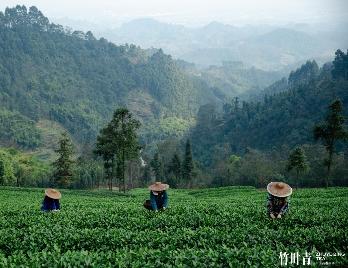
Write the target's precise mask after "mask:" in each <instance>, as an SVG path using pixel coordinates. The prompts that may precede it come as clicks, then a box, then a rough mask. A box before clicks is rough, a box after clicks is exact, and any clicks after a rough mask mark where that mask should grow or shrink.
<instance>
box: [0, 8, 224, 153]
mask: <svg viewBox="0 0 348 268" xmlns="http://www.w3.org/2000/svg"><path fill="white" fill-rule="evenodd" d="M0 14H1V15H0V17H1V19H0V106H1V107H3V108H5V109H7V110H9V111H11V112H13V113H19V114H20V115H21V116H22V117H21V121H23V123H20V124H19V125H18V126H17V125H16V123H15V120H11V118H12V117H13V116H14V115H11V116H10V115H6V114H5V115H4V114H3V112H0V120H2V119H1V118H2V117H5V120H6V124H5V125H3V126H6V128H5V129H2V127H3V126H0V134H1V139H5V141H6V142H7V143H9V142H13V143H16V144H19V145H22V146H24V147H32V148H33V147H37V146H38V145H39V141H40V137H39V135H38V134H37V131H36V130H35V128H33V126H32V125H33V123H32V121H35V122H37V121H38V120H51V121H55V122H57V123H59V124H61V125H62V126H63V127H64V128H65V129H66V130H67V131H68V132H69V133H70V134H71V135H72V137H73V138H74V141H76V142H77V143H79V144H81V143H86V142H88V143H92V144H93V143H94V140H95V138H96V137H97V134H98V132H99V130H100V129H101V128H102V127H103V126H104V125H105V124H106V123H107V122H108V121H109V120H111V117H112V112H113V111H114V109H115V107H121V106H122V107H124V106H127V108H129V109H130V110H131V111H132V112H133V113H134V116H135V117H136V118H137V119H139V120H140V121H141V122H142V123H144V122H145V123H149V124H150V123H151V124H153V125H156V126H159V128H152V127H148V128H145V127H144V128H143V129H142V130H141V131H140V133H141V136H142V139H143V140H144V142H146V143H151V142H153V141H154V139H157V138H158V136H162V137H161V139H163V137H166V136H167V135H182V133H183V132H184V131H185V130H186V129H187V121H190V120H192V117H193V116H194V114H195V113H196V111H197V109H198V107H199V106H200V105H201V104H203V103H204V102H206V101H207V99H211V100H217V99H218V98H217V97H216V96H215V95H214V94H213V93H212V92H211V90H210V88H209V86H207V85H206V84H205V83H201V84H199V85H197V84H196V83H195V82H193V81H192V79H191V78H190V77H188V76H187V75H186V74H185V73H184V72H183V71H182V70H180V68H178V67H177V66H176V63H175V61H173V59H172V58H171V57H170V56H168V55H165V54H164V53H163V52H162V51H161V50H158V51H155V52H154V53H150V54H149V55H148V53H147V52H146V51H144V50H142V49H140V48H139V47H136V46H134V45H122V46H116V45H114V44H113V43H110V42H108V41H107V40H106V39H104V38H101V39H99V40H97V39H96V38H94V37H93V34H92V33H91V32H88V33H83V32H80V31H71V30H69V29H65V28H63V26H61V25H56V24H53V23H50V22H49V20H48V19H47V18H46V17H45V16H44V15H43V14H42V13H41V12H40V11H39V10H38V9H37V8H36V7H31V8H29V10H27V8H26V7H25V6H16V7H15V8H7V9H6V10H5V12H4V13H3V12H1V13H0ZM8 117H11V118H8ZM15 117H16V118H18V117H19V115H18V114H16V115H15ZM16 118H15V119H16ZM181 123H183V124H182V125H181ZM7 125H10V126H7ZM143 125H146V124H143ZM21 126H23V128H25V129H28V130H25V131H21V130H20V127H21ZM17 130H20V131H17ZM176 130H177V131H178V132H177V133H173V132H175V131H176ZM159 132H160V133H159ZM4 133H5V134H7V135H2V134H4ZM11 133H12V134H13V135H12V134H11ZM152 133H154V135H152Z"/></svg>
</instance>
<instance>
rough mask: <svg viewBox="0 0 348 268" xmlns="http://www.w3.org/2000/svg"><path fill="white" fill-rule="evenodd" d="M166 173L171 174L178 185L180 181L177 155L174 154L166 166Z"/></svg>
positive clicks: (179, 164)
mask: <svg viewBox="0 0 348 268" xmlns="http://www.w3.org/2000/svg"><path fill="white" fill-rule="evenodd" d="M168 172H169V173H172V174H173V175H174V178H175V183H176V184H177V183H179V182H180V179H181V160H180V157H179V156H178V154H176V153H175V154H174V156H173V158H172V161H171V162H170V164H169V166H168Z"/></svg>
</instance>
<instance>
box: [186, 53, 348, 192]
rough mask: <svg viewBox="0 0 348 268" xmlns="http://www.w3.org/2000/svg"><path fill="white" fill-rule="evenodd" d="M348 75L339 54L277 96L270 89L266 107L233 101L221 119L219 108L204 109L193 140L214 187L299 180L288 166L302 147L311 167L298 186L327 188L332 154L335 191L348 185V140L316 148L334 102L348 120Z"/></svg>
mask: <svg viewBox="0 0 348 268" xmlns="http://www.w3.org/2000/svg"><path fill="white" fill-rule="evenodd" d="M347 73H348V56H347V54H346V53H344V52H342V51H341V50H338V51H337V52H336V57H335V59H334V61H333V62H332V64H325V65H324V66H323V67H322V68H318V65H317V64H316V62H315V61H309V62H307V63H306V64H304V65H303V66H302V67H301V68H299V69H298V70H296V71H294V72H292V73H291V74H290V76H289V78H288V79H287V81H285V82H284V79H283V80H282V81H281V82H278V83H275V85H274V86H273V87H270V88H271V89H272V91H273V92H270V91H269V89H268V94H265V95H264V99H263V100H262V101H254V102H246V101H243V102H241V101H240V100H239V99H238V98H234V99H233V100H232V101H231V102H230V103H226V104H225V105H224V106H223V112H222V113H219V112H218V109H217V107H216V106H215V105H211V104H208V105H205V106H202V107H201V108H200V110H199V112H198V115H197V124H196V126H195V127H194V128H193V129H192V132H191V135H190V138H191V140H192V141H193V155H194V157H195V158H196V159H197V160H198V162H199V163H200V166H201V168H202V170H203V171H204V172H206V173H208V174H209V177H210V180H211V183H212V185H230V184H247V185H250V184H252V185H255V186H260V185H265V183H266V181H268V180H270V179H273V180H276V179H281V178H283V179H286V180H290V181H292V179H293V180H295V179H294V177H296V176H294V174H293V173H289V172H288V171H287V169H286V163H287V161H288V157H289V155H290V153H291V151H293V150H294V149H295V148H296V147H302V149H303V150H304V152H305V153H306V154H308V155H307V159H308V162H309V163H308V164H309V170H308V172H306V173H303V174H301V176H300V183H299V184H300V185H302V186H304V185H306V186H322V185H325V184H326V182H325V177H326V175H325V174H327V171H326V172H325V170H326V169H327V166H328V165H327V161H328V153H329V154H331V155H332V159H334V160H335V161H336V163H335V164H334V166H333V167H332V169H333V172H332V174H331V176H332V177H331V178H332V180H331V182H330V183H331V185H347V184H348V173H347V169H346V166H348V161H347V154H348V151H347V143H346V141H345V139H339V140H337V141H336V143H335V146H334V149H333V150H332V151H331V153H330V152H328V151H326V150H325V148H326V149H327V148H328V147H330V145H328V144H327V142H326V143H325V142H324V143H322V144H323V145H324V146H322V145H320V143H319V142H316V141H315V134H314V132H313V129H314V128H315V126H316V124H318V123H319V122H322V121H323V120H324V119H325V118H326V116H327V114H328V113H329V110H328V107H329V106H330V105H331V104H332V102H333V101H335V100H336V99H340V100H341V102H342V109H343V111H342V119H343V120H344V117H346V116H347V114H348V75H347ZM284 83H285V89H284ZM277 86H279V87H280V88H279V89H277ZM326 139H330V138H326ZM324 140H325V138H324ZM314 152H315V153H314ZM292 172H293V171H292Z"/></svg>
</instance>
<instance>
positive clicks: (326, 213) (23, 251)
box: [0, 187, 348, 267]
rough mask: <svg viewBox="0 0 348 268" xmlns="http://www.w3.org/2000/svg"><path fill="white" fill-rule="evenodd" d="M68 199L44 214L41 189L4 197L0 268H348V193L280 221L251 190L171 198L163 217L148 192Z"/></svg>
mask: <svg viewBox="0 0 348 268" xmlns="http://www.w3.org/2000/svg"><path fill="white" fill-rule="evenodd" d="M62 194H63V198H62V201H61V206H62V210H61V211H60V212H57V213H42V212H40V210H39V209H40V204H41V201H42V198H43V189H25V188H21V189H16V188H1V187H0V267H280V266H281V258H280V257H281V253H282V257H283V258H282V260H283V266H284V267H308V266H307V265H305V266H304V265H303V260H305V261H306V263H307V262H308V259H309V261H310V266H311V267H328V266H330V265H331V267H332V266H336V267H348V257H347V253H348V251H347V249H348V232H347V231H348V188H329V189H327V190H326V189H301V190H297V191H296V190H294V193H293V195H292V198H291V207H290V214H289V215H288V216H287V217H286V218H283V219H280V220H272V219H269V218H268V217H267V216H266V209H265V204H266V192H265V191H263V190H257V189H255V188H252V187H227V188H217V189H204V190H171V189H170V190H169V191H168V194H169V198H170V199H169V201H170V207H169V209H168V210H167V211H165V212H159V213H153V212H149V211H146V210H145V209H144V208H143V207H142V203H143V201H144V200H145V199H146V198H148V194H149V193H148V192H147V190H145V189H136V190H132V191H131V192H129V193H128V194H125V195H122V194H118V193H116V192H115V193H109V192H106V191H70V190H65V191H64V190H63V191H62ZM306 252H307V256H306ZM292 253H293V254H292ZM297 253H298V254H297ZM286 254H288V255H286ZM319 254H321V255H320V256H319ZM324 254H331V255H334V254H336V255H337V254H338V255H340V254H341V255H344V254H345V256H331V257H330V256H325V257H323V255H324ZM286 256H288V263H287V265H286V266H285V261H286ZM291 257H292V258H291ZM319 257H320V258H325V259H322V260H319ZM297 261H298V264H297ZM290 262H292V264H291V263H290Z"/></svg>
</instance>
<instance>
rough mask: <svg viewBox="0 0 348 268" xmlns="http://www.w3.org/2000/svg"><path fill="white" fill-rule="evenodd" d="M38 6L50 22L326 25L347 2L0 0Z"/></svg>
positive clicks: (340, 15)
mask: <svg viewBox="0 0 348 268" xmlns="http://www.w3.org/2000/svg"><path fill="white" fill-rule="evenodd" d="M17 4H24V5H26V6H32V5H35V6H37V7H38V8H39V9H40V10H42V11H43V12H44V14H45V15H46V16H48V17H49V18H50V19H51V20H52V19H53V21H54V18H70V19H77V20H85V21H90V22H94V23H96V24H104V23H115V24H119V23H121V22H124V21H129V20H131V19H134V18H143V17H152V18H155V19H158V20H160V21H165V22H171V23H178V24H185V25H188V26H190V25H191V26H196V25H199V24H205V23H208V22H210V21H220V22H224V23H229V24H254V23H266V24H286V23H289V22H291V23H294V22H295V23H301V22H308V23H316V22H319V23H325V22H335V21H339V20H343V19H345V18H348V8H347V7H348V1H346V0H287V1H285V0H0V9H1V10H4V9H5V7H7V6H15V5H17Z"/></svg>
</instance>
